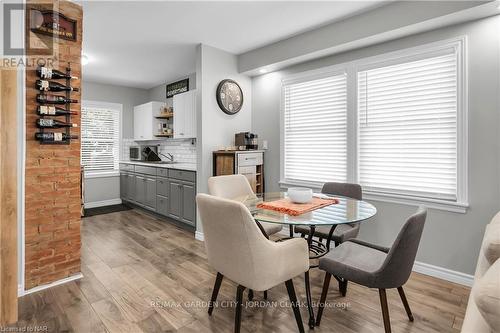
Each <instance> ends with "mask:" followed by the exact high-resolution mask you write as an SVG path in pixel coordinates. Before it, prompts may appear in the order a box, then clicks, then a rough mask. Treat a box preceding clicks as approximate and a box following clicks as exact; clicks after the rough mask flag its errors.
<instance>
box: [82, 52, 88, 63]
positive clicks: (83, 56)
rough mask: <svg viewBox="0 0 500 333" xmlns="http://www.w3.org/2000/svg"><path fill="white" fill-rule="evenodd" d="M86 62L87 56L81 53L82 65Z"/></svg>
mask: <svg viewBox="0 0 500 333" xmlns="http://www.w3.org/2000/svg"><path fill="white" fill-rule="evenodd" d="M88 63H89V57H87V56H86V55H85V54H82V66H85V65H86V64H88Z"/></svg>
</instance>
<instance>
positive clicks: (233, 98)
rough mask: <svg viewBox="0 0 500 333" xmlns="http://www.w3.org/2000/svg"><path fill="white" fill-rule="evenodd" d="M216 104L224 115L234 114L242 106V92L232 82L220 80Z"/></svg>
mask: <svg viewBox="0 0 500 333" xmlns="http://www.w3.org/2000/svg"><path fill="white" fill-rule="evenodd" d="M217 104H219V107H220V108H221V110H222V111H224V113H227V114H236V113H238V111H240V110H241V107H242V106H243V91H242V90H241V87H240V86H239V84H238V83H236V82H235V81H233V80H229V79H226V80H222V81H221V82H220V83H219V85H218V86H217Z"/></svg>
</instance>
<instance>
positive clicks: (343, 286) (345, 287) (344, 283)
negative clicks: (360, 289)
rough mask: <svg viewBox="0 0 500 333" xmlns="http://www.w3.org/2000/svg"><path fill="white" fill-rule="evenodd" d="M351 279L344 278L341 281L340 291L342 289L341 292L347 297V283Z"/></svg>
mask: <svg viewBox="0 0 500 333" xmlns="http://www.w3.org/2000/svg"><path fill="white" fill-rule="evenodd" d="M348 282H349V281H347V280H345V279H342V280H340V281H339V291H340V294H341V295H342V297H345V295H346V294H347V283H348Z"/></svg>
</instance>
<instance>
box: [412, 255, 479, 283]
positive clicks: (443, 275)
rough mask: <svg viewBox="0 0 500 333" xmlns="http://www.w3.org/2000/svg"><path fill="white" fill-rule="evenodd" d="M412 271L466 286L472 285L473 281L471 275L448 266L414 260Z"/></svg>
mask: <svg viewBox="0 0 500 333" xmlns="http://www.w3.org/2000/svg"><path fill="white" fill-rule="evenodd" d="M413 271H414V272H417V273H421V274H425V275H429V276H433V277H436V278H438V279H442V280H446V281H450V282H454V283H458V284H461V285H464V286H467V287H472V284H473V283H474V276H473V275H470V274H465V273H462V272H457V271H452V270H451V269H448V268H444V267H439V266H434V265H431V264H426V263H424V262H419V261H415V264H414V265H413Z"/></svg>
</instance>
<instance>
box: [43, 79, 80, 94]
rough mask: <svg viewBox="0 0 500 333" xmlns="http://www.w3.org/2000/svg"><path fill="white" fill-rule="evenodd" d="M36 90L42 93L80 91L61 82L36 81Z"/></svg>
mask: <svg viewBox="0 0 500 333" xmlns="http://www.w3.org/2000/svg"><path fill="white" fill-rule="evenodd" d="M36 89H38V90H41V91H78V88H73V87H68V86H65V85H64V84H60V83H59V82H52V81H47V80H36Z"/></svg>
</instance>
